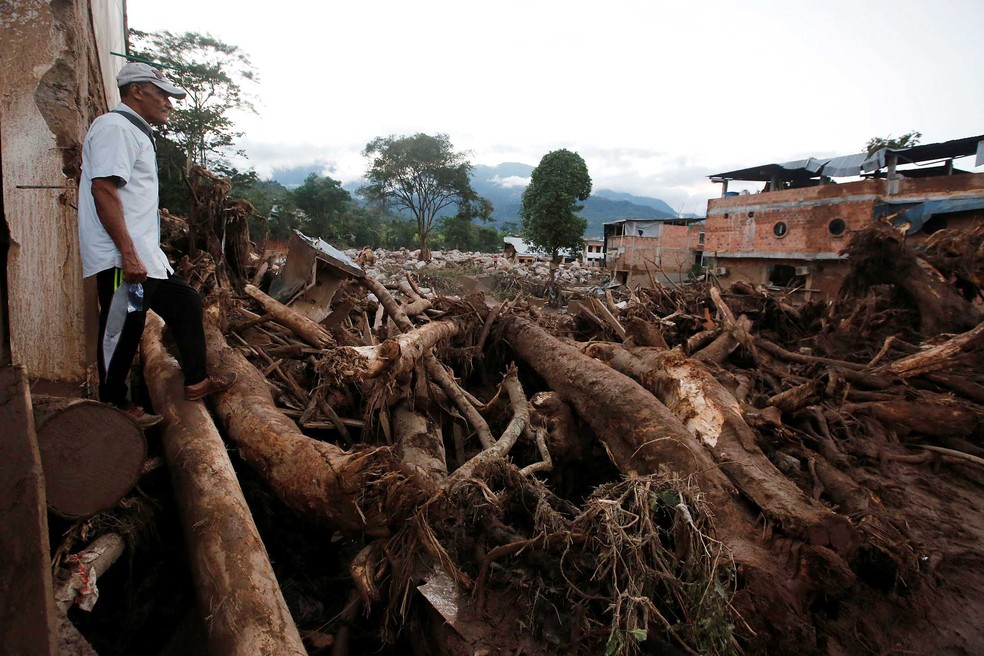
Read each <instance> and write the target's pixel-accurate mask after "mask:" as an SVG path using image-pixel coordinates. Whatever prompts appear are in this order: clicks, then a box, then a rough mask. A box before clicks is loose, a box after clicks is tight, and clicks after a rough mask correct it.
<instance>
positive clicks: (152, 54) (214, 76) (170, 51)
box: [130, 29, 256, 176]
mask: <svg viewBox="0 0 984 656" xmlns="http://www.w3.org/2000/svg"><path fill="white" fill-rule="evenodd" d="M130 40H131V44H132V47H131V49H130V52H131V54H132V55H133V56H135V57H139V58H141V59H146V60H149V61H151V62H154V63H155V64H156V65H158V66H162V67H166V68H170V69H172V70H170V71H167V74H168V77H171V78H173V79H174V81H175V82H176V83H177V84H178V86H180V87H181V88H183V89H184V90H185V91H187V92H188V97H187V98H185V99H184V100H182V101H181V102H178V103H176V105H175V109H174V111H173V112H172V113H171V118H170V120H169V121H168V124H167V125H166V126H163V127H162V128H161V133H162V134H164V135H166V136H167V137H168V138H169V139H171V140H172V141H173V142H175V143H177V144H179V145H180V147H181V148H182V150H183V153H184V174H185V176H187V174H188V172H189V171H191V167H192V165H193V164H201V165H202V166H205V167H206V168H208V166H209V158H210V157H212V156H219V157H221V156H222V155H223V154H224V153H227V152H228V151H229V149H230V148H231V147H232V145H233V143H234V142H235V140H236V139H237V138H239V137H240V136H242V133H241V132H237V131H236V130H235V125H234V123H233V121H232V119H231V118H230V117H229V113H230V111H231V110H234V109H235V110H241V111H248V112H254V111H255V110H254V109H253V105H252V104H251V102H250V99H249V96H248V94H247V93H246V92H245V91H244V89H243V86H242V85H243V84H244V83H246V82H255V81H256V73H255V72H254V71H253V66H252V64H251V62H250V59H249V56H248V55H246V54H245V53H244V52H243V51H241V50H240V49H239V48H238V47H237V46H233V45H229V44H227V43H224V42H222V41H220V40H218V39H216V38H214V37H212V36H209V35H207V34H199V33H197V32H185V33H184V34H173V33H171V32H167V31H161V32H141V31H139V30H133V29H131V30H130ZM240 154H241V153H240Z"/></svg>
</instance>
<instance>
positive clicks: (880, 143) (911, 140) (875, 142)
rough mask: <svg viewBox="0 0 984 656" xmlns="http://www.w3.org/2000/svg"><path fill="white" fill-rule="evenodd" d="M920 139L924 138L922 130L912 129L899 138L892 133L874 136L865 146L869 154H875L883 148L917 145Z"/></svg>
mask: <svg viewBox="0 0 984 656" xmlns="http://www.w3.org/2000/svg"><path fill="white" fill-rule="evenodd" d="M920 139H922V132H918V131H916V130H912V131H911V132H906V133H905V134H903V135H901V136H899V137H897V138H896V137H893V136H892V135H888V136H887V137H872V138H871V139H868V143H866V144H865V145H864V147H865V150H866V151H867V152H868V155H873V154H874V153H876V152H878V151H879V150H881V149H882V148H910V147H912V146H917V145H919V140H920Z"/></svg>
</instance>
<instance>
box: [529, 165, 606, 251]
mask: <svg viewBox="0 0 984 656" xmlns="http://www.w3.org/2000/svg"><path fill="white" fill-rule="evenodd" d="M590 195H591V176H589V175H588V166H587V164H585V163H584V160H583V159H582V158H581V156H580V155H578V154H577V153H574V152H571V151H569V150H565V149H561V150H555V151H552V152H549V153H547V154H546V155H544V156H543V159H541V160H540V164H539V165H538V166H537V167H536V168H535V169H533V175H532V176H531V178H530V184H529V186H527V187H526V191H524V192H523V200H522V205H521V207H520V210H519V215H520V217H521V218H522V220H523V238H524V239H526V241H528V242H530V244H532V245H533V246H534V247H536V248H538V249H540V250H542V251H544V252H546V253H548V254H549V255H550V258H551V261H552V262H554V263H558V262H559V261H560V251H561V250H563V249H568V250H570V253H571V255H572V256H575V257H576V256H577V255H578V254H579V253H580V252H581V250H582V249H583V248H584V239H583V236H584V231H585V230H586V229H587V227H588V221H587V219H584V218H582V217H580V216H578V215H577V212H580V211H581V210H582V209H584V206H583V205H579V204H578V201H584V200H587V198H588V196H590Z"/></svg>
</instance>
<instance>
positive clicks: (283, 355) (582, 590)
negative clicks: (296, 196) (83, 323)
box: [96, 204, 984, 656]
mask: <svg viewBox="0 0 984 656" xmlns="http://www.w3.org/2000/svg"><path fill="white" fill-rule="evenodd" d="M212 207H213V210H211V211H215V210H214V208H216V207H219V205H218V204H213V205H212ZM201 225H203V226H204V225H207V223H203V224H201ZM973 238H974V239H975V240H977V241H978V243H979V242H980V241H984V234H982V235H978V234H975V235H974V236H973ZM200 239H202V240H203V242H204V243H206V244H212V248H213V249H214V245H215V243H216V241H215V239H214V237H209V235H207V234H204V233H202V234H200ZM237 239H239V240H240V241H239V243H237V244H234V245H233V246H234V249H233V251H232V252H235V253H241V252H243V249H244V248H246V244H245V242H243V241H242V240H244V239H245V236H244V235H242V234H241V233H240V234H239V235H238V236H237ZM940 239H942V238H940ZM893 240H896V236H895V235H893V234H892V233H883V232H877V231H876V230H875V229H873V231H872V233H871V234H864V235H860V236H858V237H857V238H856V239H855V240H853V241H852V244H853V250H852V251H851V252H850V258H851V262H852V265H853V268H852V275H851V277H850V279H849V280H850V285H848V286H847V287H846V292H845V295H844V296H842V298H840V299H838V302H836V303H831V304H825V303H810V304H806V305H801V306H795V307H794V306H792V305H791V304H790V303H789V301H788V300H787V299H786V298H785V297H783V295H782V294H777V293H774V292H773V291H771V290H768V289H765V288H763V287H758V286H755V285H751V284H748V283H746V282H736V283H734V284H732V285H730V286H729V287H727V288H721V287H719V286H717V285H712V284H709V283H707V282H702V283H699V284H694V285H680V286H674V287H672V288H669V287H661V286H658V287H657V288H655V289H645V288H641V289H627V288H625V287H622V286H613V285H611V284H609V283H606V277H605V275H604V274H603V273H601V272H598V271H593V270H586V269H585V268H583V267H582V266H581V265H579V264H578V265H576V266H575V265H573V264H568V265H563V266H562V267H561V268H560V269H559V271H558V275H557V279H558V281H559V283H560V284H559V286H560V289H561V292H560V293H559V294H556V293H554V295H553V296H550V293H552V292H551V290H553V289H554V287H553V286H551V285H549V283H550V281H551V276H550V274H551V269H550V266H549V265H548V264H547V263H540V262H537V263H532V264H520V263H514V262H512V261H509V260H507V259H506V258H505V257H503V256H501V255H498V254H495V255H492V254H478V253H461V252H457V251H447V252H437V253H434V254H433V259H432V260H431V261H430V262H428V263H422V262H420V261H419V260H418V253H416V252H414V251H409V250H402V251H396V252H388V251H383V250H376V251H369V250H350V251H347V252H346V253H345V254H346V255H347V256H348V257H349V258H351V259H352V261H354V262H356V263H358V264H359V265H360V266H361V267H362V268H363V270H364V271H365V272H366V274H367V275H365V276H364V277H360V276H353V277H352V278H351V279H348V280H346V281H345V282H344V283H342V284H340V285H339V287H338V291H337V293H336V294H335V295H334V296H333V297H332V299H331V300H330V307H329V308H326V311H327V312H326V314H325V315H323V316H324V318H323V320H320V321H314V320H312V319H310V318H309V315H310V312H308V315H304V314H303V313H302V312H301V310H302V309H305V308H304V307H303V305H304V303H305V302H306V301H302V300H299V299H300V297H297V298H288V299H283V303H281V302H279V301H277V300H276V299H274V298H271V297H270V296H269V295H267V294H266V293H265V292H264V291H263V289H261V288H262V287H264V285H259V286H253V285H249V284H244V283H243V282H242V281H241V279H240V278H237V276H235V275H225V274H223V271H224V267H223V266H222V265H221V264H220V265H216V263H215V262H214V261H213V262H207V261H206V260H207V259H208V258H207V257H206V258H204V259H199V260H195V261H194V264H193V270H192V271H191V275H192V278H193V279H195V280H198V281H199V282H200V283H201V287H202V290H203V292H204V293H205V295H206V297H207V298H208V299H209V301H210V308H209V311H208V317H209V326H208V331H207V339H208V348H209V361H210V362H212V363H216V366H219V367H221V368H222V369H224V370H227V371H233V372H236V373H237V374H238V376H239V382H237V384H236V385H235V386H234V387H233V388H232V389H230V390H229V391H228V392H226V393H223V394H220V395H218V396H217V397H216V399H215V400H214V407H213V409H214V417H215V421H216V423H217V425H218V427H219V428H220V429H221V431H222V435H223V437H224V439H225V440H227V443H228V444H229V445H231V446H232V447H234V448H233V449H231V450H230V452H231V454H232V457H233V459H234V464H235V470H236V471H237V475H238V476H239V478H240V479H241V480H242V481H243V490H244V493H245V495H246V497H247V499H248V501H249V510H248V511H243V512H248V513H252V515H253V516H255V518H256V525H257V526H258V528H259V534H260V536H261V537H262V540H263V546H265V547H266V550H267V551H268V552H269V553H270V554H271V556H272V560H273V569H274V572H275V574H276V580H277V583H279V585H280V587H281V588H283V589H284V595H283V596H284V598H285V599H286V604H287V607H288V609H289V611H290V616H291V618H292V620H293V622H294V623H296V625H297V627H298V629H300V635H301V636H302V638H303V639H304V646H305V648H306V649H307V650H308V652H309V653H327V651H326V650H327V649H328V647H329V646H331V648H332V653H333V654H336V655H342V654H346V653H368V652H374V653H384V654H405V653H417V654H424V653H426V654H440V655H444V654H447V655H455V656H457V655H459V654H461V655H464V654H474V653H486V654H490V655H491V654H516V653H526V654H546V653H564V654H573V655H579V654H585V655H587V654H598V653H605V654H611V655H615V654H620V655H625V656H628V655H630V654H632V655H634V654H651V653H690V654H692V653H706V654H738V653H745V654H764V653H784V654H804V655H805V654H815V653H832V654H868V653H887V652H890V651H893V650H894V651H911V652H917V653H944V652H946V653H975V652H977V651H980V650H981V649H982V648H984V636H982V635H981V634H980V632H979V629H977V628H976V620H977V617H978V616H979V614H980V612H984V560H982V559H981V557H980V550H979V544H980V541H981V540H984V513H982V510H981V506H980V504H975V503H974V502H973V499H977V498H979V497H980V495H981V494H982V493H984V476H982V474H981V469H980V464H979V463H980V462H984V461H981V460H980V457H979V455H980V452H981V445H980V444H979V442H980V435H981V432H980V431H981V428H982V427H984V367H982V354H984V323H979V322H978V321H976V320H974V321H971V322H970V324H972V325H968V321H967V317H974V316H977V314H978V313H979V307H980V302H979V299H969V298H968V297H967V295H966V294H965V295H964V296H963V297H962V300H961V299H959V298H947V304H946V306H945V307H942V308H941V307H934V305H933V303H934V299H937V302H938V299H940V298H942V297H941V296H940V295H939V294H938V293H935V292H936V291H938V287H937V286H936V283H937V282H939V281H938V280H936V279H935V278H934V281H923V280H921V279H919V278H917V277H915V276H914V275H912V274H911V272H912V271H914V270H916V269H917V268H918V269H922V270H926V268H927V267H929V268H932V267H933V266H934V265H933V264H932V263H931V261H929V260H926V261H920V262H917V261H916V260H915V256H913V255H912V254H911V253H909V252H908V251H907V250H906V249H905V247H904V244H901V245H900V244H899V243H896V242H895V241H893ZM229 248H230V246H229V245H228V244H227V245H226V252H230V251H229ZM967 252H968V253H970V254H971V255H968V257H969V258H970V259H974V257H976V256H974V255H972V254H973V253H978V252H979V253H982V254H984V249H979V248H972V249H967ZM220 254H221V253H220ZM926 257H927V258H930V259H931V254H928V255H926ZM982 257H984V256H982ZM886 258H889V259H891V260H892V261H893V262H894V263H895V266H894V267H893V268H892V270H886V267H884V266H881V265H880V264H879V262H881V261H883V260H885V259H886ZM269 259H270V258H269V257H268V256H267V254H263V255H259V254H255V253H254V254H252V255H251V256H249V257H248V258H247V261H248V264H247V265H246V266H245V269H244V271H243V274H244V276H243V277H244V278H246V279H252V280H255V279H256V278H258V277H260V276H259V274H260V272H261V270H262V268H263V266H264V265H267V269H266V271H265V272H264V276H266V275H275V274H276V273H277V272H280V271H282V270H284V269H285V268H286V267H285V266H284V265H285V262H284V259H283V256H279V260H278V259H277V257H275V258H274V262H273V263H272V266H270V263H269ZM903 264H906V265H907V266H902V265H903ZM979 265H980V262H978V261H976V260H974V261H973V262H968V263H966V265H965V266H962V267H961V268H960V270H959V271H969V272H976V271H979V270H981V267H980V266H979ZM202 267H204V268H205V270H207V271H208V272H209V273H208V274H207V275H200V274H196V273H195V270H198V269H200V268H202ZM937 268H938V267H937ZM873 271H874V272H876V273H877V277H876V278H872V273H871V272H873ZM893 271H897V272H908V273H909V275H908V277H906V278H905V279H904V280H902V279H898V278H893V277H892V276H893ZM954 271H957V270H956V269H954ZM959 271H957V273H954V274H952V275H953V276H955V277H959V276H960V275H961V274H960V273H959ZM975 275H976V274H975ZM964 277H966V276H964ZM966 284H971V282H968V281H965V288H966ZM973 284H976V282H974V283H973ZM925 285H933V286H932V287H925ZM887 288H891V289H892V290H893V291H892V294H891V295H886V293H885V290H886V289H887ZM974 289H978V287H975V288H974ZM903 292H904V293H903ZM889 300H891V302H892V303H895V306H894V307H893V306H890V305H888V303H889ZM547 301H549V302H547ZM284 303H286V305H285V304H284ZM961 303H964V304H965V305H966V306H962V305H961ZM291 304H293V305H291ZM960 308H963V311H956V310H959V309H960ZM930 320H931V321H930ZM927 325H932V326H935V328H936V330H935V331H934V332H927V331H926V329H925V326H927ZM165 342H166V333H164V332H161V331H160V326H159V325H156V324H153V325H151V326H150V327H149V328H148V334H147V335H146V336H145V344H144V352H145V358H146V367H147V369H148V371H149V372H150V376H151V378H152V384H151V385H150V387H151V388H152V390H151V391H152V394H154V395H156V396H154V399H153V400H154V404H155V406H156V405H166V406H167V408H168V412H169V415H168V416H169V417H170V419H169V421H168V422H166V424H165V426H164V428H163V431H162V433H163V439H164V440H165V442H168V441H171V440H174V439H175V435H176V434H177V433H178V431H184V432H185V433H187V431H188V427H189V426H192V425H194V422H197V421H201V420H207V417H205V416H204V414H203V413H201V408H200V407H196V408H195V409H194V411H195V412H196V413H197V414H194V415H192V414H190V413H191V412H192V411H191V410H188V409H186V408H182V407H181V401H180V399H177V400H171V398H170V397H168V389H169V387H168V385H167V381H168V380H170V379H171V378H173V377H175V376H179V373H178V372H177V369H176V364H175V363H174V361H173V358H171V357H170V356H168V355H167V352H166V346H165ZM175 389H178V388H175ZM192 420H194V421H192ZM188 438H189V436H188V435H185V439H188ZM215 442H216V445H215V448H214V449H213V450H212V451H211V452H209V454H207V455H203V456H202V457H201V458H199V460H203V459H208V458H228V457H229V455H228V453H227V448H226V447H225V446H223V445H222V444H221V443H220V442H219V441H217V440H216V441H215ZM195 444H198V445H199V446H201V441H198V442H195ZM179 451H180V450H179ZM169 467H177V468H179V469H181V468H183V467H184V465H182V464H175V463H169ZM175 484H176V485H178V484H179V483H177V482H176V483H175ZM178 496H179V497H182V495H181V494H180V493H179V495H178ZM183 498H184V499H185V503H191V504H195V503H196V500H197V495H188V494H185V495H184V496H183ZM198 510H202V511H206V510H207V508H198ZM243 519H244V520H247V519H248V520H249V521H252V519H251V518H250V517H249V516H248V514H247V515H245V516H244V518H243ZM209 521H210V520H208V519H204V518H203V519H198V520H196V521H195V522H194V524H193V526H195V527H198V528H200V527H203V526H207V525H209ZM199 537H201V535H199ZM237 548H238V545H236V544H235V541H234V540H230V541H229V542H228V543H227V544H226V545H225V547H224V549H228V550H229V552H230V553H228V554H227V558H226V560H225V563H226V565H225V566H226V567H228V566H229V564H230V563H235V562H236V558H237V557H236V556H234V555H231V552H232V551H233V550H236V549H237ZM261 551H262V550H260V549H258V550H256V552H257V553H259V552H261ZM222 554H223V551H222V550H217V551H215V552H213V553H211V554H209V555H211V556H222ZM190 557H192V558H195V559H201V558H204V557H205V554H202V553H201V552H196V553H194V554H193V555H192V556H190ZM251 557H252V556H251ZM192 569H198V570H207V571H211V570H209V568H208V567H205V566H203V565H202V563H201V562H196V567H195V568H192ZM231 573H233V570H231V569H230V570H229V571H228V572H225V573H224V574H231ZM223 580H224V579H223V576H209V577H207V580H206V584H207V585H209V586H212V585H215V584H216V583H217V582H218V583H221V582H222V581H223ZM232 580H233V581H235V576H233V577H232ZM243 587H247V588H248V587H249V586H243ZM199 594H201V593H199ZM214 594H216V595H221V594H222V592H221V591H220V590H218V589H216V590H215V591H214ZM96 608H97V610H98V605H97V607H96ZM259 615H261V614H258V615H257V616H259ZM222 617H223V615H222V613H216V614H213V615H212V616H210V620H209V621H212V622H220V621H223V619H222ZM231 619H234V618H231ZM219 628H220V627H216V628H215V630H214V631H212V634H213V635H218V634H221V633H222V632H221V631H220V630H219ZM234 634H235V632H234V631H232V632H229V631H226V633H225V634H223V635H227V636H229V635H232V637H235V635H234ZM263 635H266V636H268V637H269V636H271V635H272V633H263ZM319 650H321V651H319Z"/></svg>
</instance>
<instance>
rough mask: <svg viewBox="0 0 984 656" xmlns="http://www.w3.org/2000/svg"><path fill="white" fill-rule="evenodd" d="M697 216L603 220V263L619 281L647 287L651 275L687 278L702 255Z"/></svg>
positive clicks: (701, 240)
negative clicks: (604, 221)
mask: <svg viewBox="0 0 984 656" xmlns="http://www.w3.org/2000/svg"><path fill="white" fill-rule="evenodd" d="M703 239H704V223H703V221H702V220H700V219H673V218H671V219H623V220H621V221H613V222H611V223H606V224H605V239H604V241H605V245H604V253H605V259H604V267H605V268H606V269H607V270H609V271H611V272H612V275H613V276H614V277H615V278H616V279H617V280H618V281H619V282H621V283H622V284H624V285H628V286H629V287H634V286H636V285H642V286H644V287H649V286H650V285H651V284H652V282H651V280H652V278H651V276H654V277H659V278H661V279H662V280H664V281H666V280H670V281H672V282H679V281H681V280H686V279H687V276H688V275H689V274H690V272H691V270H692V269H693V266H694V265H695V264H700V262H701V258H702V255H703V248H704V247H703Z"/></svg>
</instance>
